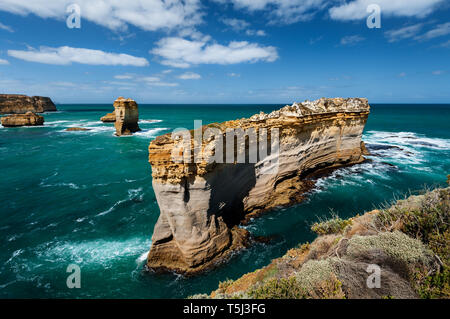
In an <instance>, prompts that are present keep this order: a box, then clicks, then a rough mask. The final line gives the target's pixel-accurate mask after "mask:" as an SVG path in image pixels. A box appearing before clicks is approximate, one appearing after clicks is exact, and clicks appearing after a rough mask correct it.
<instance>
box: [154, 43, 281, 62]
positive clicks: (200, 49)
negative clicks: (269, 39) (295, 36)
mask: <svg viewBox="0 0 450 319" xmlns="http://www.w3.org/2000/svg"><path fill="white" fill-rule="evenodd" d="M150 53H152V54H154V55H157V56H160V57H161V58H162V59H163V60H162V61H161V63H162V64H164V65H170V66H172V67H177V68H187V67H189V66H191V65H193V64H194V65H195V64H223V65H225V64H236V63H243V62H258V61H265V62H273V61H275V60H277V59H278V53H277V49H276V48H275V47H273V46H260V45H259V44H257V43H249V42H247V41H239V42H238V41H232V42H230V43H229V44H228V45H222V44H218V43H210V42H207V41H191V40H186V39H183V38H177V37H168V38H163V39H161V40H160V41H158V43H157V47H156V48H154V49H153V50H151V51H150Z"/></svg>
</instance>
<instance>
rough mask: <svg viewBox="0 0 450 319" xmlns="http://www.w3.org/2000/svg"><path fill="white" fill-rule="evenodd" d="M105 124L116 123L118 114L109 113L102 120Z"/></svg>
mask: <svg viewBox="0 0 450 319" xmlns="http://www.w3.org/2000/svg"><path fill="white" fill-rule="evenodd" d="M100 121H102V122H103V123H114V122H115V121H116V113H115V112H112V113H107V114H106V115H105V116H103V117H101V118H100Z"/></svg>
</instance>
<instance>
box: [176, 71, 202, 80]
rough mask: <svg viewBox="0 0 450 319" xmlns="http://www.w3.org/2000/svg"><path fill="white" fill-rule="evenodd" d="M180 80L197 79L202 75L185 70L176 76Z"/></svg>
mask: <svg viewBox="0 0 450 319" xmlns="http://www.w3.org/2000/svg"><path fill="white" fill-rule="evenodd" d="M178 78H179V79H181V80H198V79H201V78H202V76H201V75H200V74H197V73H194V72H186V73H183V74H181V75H179V76H178Z"/></svg>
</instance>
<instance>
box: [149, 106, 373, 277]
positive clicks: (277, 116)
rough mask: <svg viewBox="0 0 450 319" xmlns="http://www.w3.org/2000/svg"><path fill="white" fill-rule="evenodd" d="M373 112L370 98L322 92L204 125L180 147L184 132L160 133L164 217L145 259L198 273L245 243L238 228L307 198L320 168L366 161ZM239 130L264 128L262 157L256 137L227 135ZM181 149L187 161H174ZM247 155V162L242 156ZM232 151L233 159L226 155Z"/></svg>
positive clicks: (152, 155) (155, 159)
mask: <svg viewBox="0 0 450 319" xmlns="http://www.w3.org/2000/svg"><path fill="white" fill-rule="evenodd" d="M369 112H370V106H369V104H368V101H367V99H363V98H347V99H344V98H334V99H326V98H322V99H319V100H317V101H313V102H310V101H305V102H303V103H294V104H293V105H291V106H285V107H283V108H281V109H280V110H277V111H274V112H272V113H270V114H265V113H262V112H261V113H260V114H256V115H254V116H252V117H250V118H248V119H240V120H233V121H228V122H224V123H214V124H209V125H206V126H202V127H201V129H197V130H194V131H191V132H190V134H188V135H187V136H186V137H187V138H188V139H189V141H188V143H184V142H183V143H184V144H183V145H184V149H182V152H181V153H180V148H179V143H180V141H182V140H183V139H180V136H178V135H177V136H173V135H171V134H166V135H163V136H159V137H157V138H156V139H155V140H153V141H152V142H151V143H150V146H149V162H150V164H151V166H152V177H153V189H154V191H155V194H156V199H157V202H158V205H159V208H160V216H159V219H158V221H157V223H156V225H155V228H154V232H153V237H152V247H151V250H150V252H149V254H148V258H147V266H148V267H149V268H150V269H153V270H173V271H176V272H180V273H184V274H195V273H198V272H200V271H203V270H205V269H207V268H209V267H211V266H213V265H214V264H216V263H217V262H219V261H221V260H222V259H224V258H225V257H227V256H228V255H229V254H230V252H232V251H233V250H235V249H239V248H241V247H244V246H245V244H246V239H247V237H248V233H247V231H246V230H244V229H243V228H238V227H237V225H239V224H240V222H241V221H242V220H244V219H246V218H247V219H248V218H249V217H253V216H256V215H258V214H260V213H262V212H265V211H267V210H270V209H273V208H275V207H282V206H287V205H292V204H294V203H297V202H299V201H301V200H302V199H303V195H304V193H305V192H306V191H308V190H310V189H311V187H312V186H313V185H314V182H313V179H312V177H313V176H314V175H315V174H319V173H323V172H325V171H329V170H331V169H334V168H337V167H341V166H344V165H351V164H355V163H360V162H362V161H364V157H363V154H362V152H363V149H362V147H364V146H363V145H364V144H363V143H361V142H362V141H361V136H362V133H363V129H364V126H365V124H366V121H367V118H368V115H369ZM239 129H242V130H245V132H251V130H254V131H256V132H257V133H258V134H259V137H258V139H257V140H258V143H256V144H257V146H258V155H257V158H256V160H255V157H254V155H250V153H253V152H254V148H253V149H252V147H253V145H254V144H255V138H254V137H250V134H249V135H248V136H246V137H244V138H237V137H236V138H235V137H234V136H232V135H231V136H230V137H228V138H227V135H226V134H225V132H226V131H227V130H228V131H233V130H239ZM211 131H213V132H215V133H214V134H211ZM220 132H223V133H220ZM277 132H278V133H277ZM198 135H200V136H201V137H200V139H199V138H198ZM264 136H265V137H266V139H267V140H268V144H267V146H266V149H265V151H262V150H264V143H262V142H263V140H264V138H262V139H261V137H264ZM227 142H230V143H231V144H228V143H227ZM227 145H228V146H227ZM230 145H231V148H230ZM186 147H191V148H192V150H194V152H191V153H189V152H186ZM221 147H223V152H222V153H221V152H219V151H220V148H221ZM229 149H231V151H229V152H228V150H229ZM268 149H270V151H269V150H268ZM174 150H175V152H174ZM195 151H197V156H198V154H201V156H198V157H197V158H196V152H195ZM177 153H180V154H182V158H183V159H184V160H183V161H181V162H180V161H174V154H175V155H176V154H177ZM192 153H193V155H189V154H192ZM186 154H188V155H186ZM218 154H219V155H218ZM242 154H244V158H245V161H244V163H242V161H239V160H237V159H239V156H241V155H242ZM217 155H218V156H217ZM228 156H230V157H231V159H234V161H231V162H230V161H228V160H222V159H228ZM250 157H252V158H253V160H250ZM199 158H200V159H201V160H199ZM240 158H241V159H242V157H240ZM175 159H176V158H175Z"/></svg>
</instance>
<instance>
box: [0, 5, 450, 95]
mask: <svg viewBox="0 0 450 319" xmlns="http://www.w3.org/2000/svg"><path fill="white" fill-rule="evenodd" d="M70 4H77V5H78V6H79V8H80V9H81V28H79V29H78V28H72V29H71V28H68V27H67V25H66V20H67V17H68V15H69V13H67V8H68V6H69V5H70ZM369 4H378V5H379V6H380V8H381V28H373V29H369V28H368V27H367V24H366V19H367V17H368V15H369V13H367V11H366V9H367V6H368V5H369ZM449 17H450V1H448V0H408V1H407V0H347V1H341V0H209V1H201V0H147V1H142V0H141V1H139V0H127V1H123V0H122V1H120V0H109V1H108V0H79V1H68V0H53V1H51V0H47V1H43V0H32V1H31V0H0V91H1V93H3V92H4V93H23V94H28V95H44V96H50V97H51V98H52V99H53V100H54V101H56V102H59V103H111V101H113V100H114V99H115V98H116V97H117V96H119V95H122V96H125V97H131V98H134V99H136V100H137V101H138V102H140V103H292V102H294V101H302V100H305V99H310V100H312V99H316V98H320V97H322V96H325V97H335V96H342V97H351V96H357V97H367V98H369V101H370V102H372V103H450V19H449Z"/></svg>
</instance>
